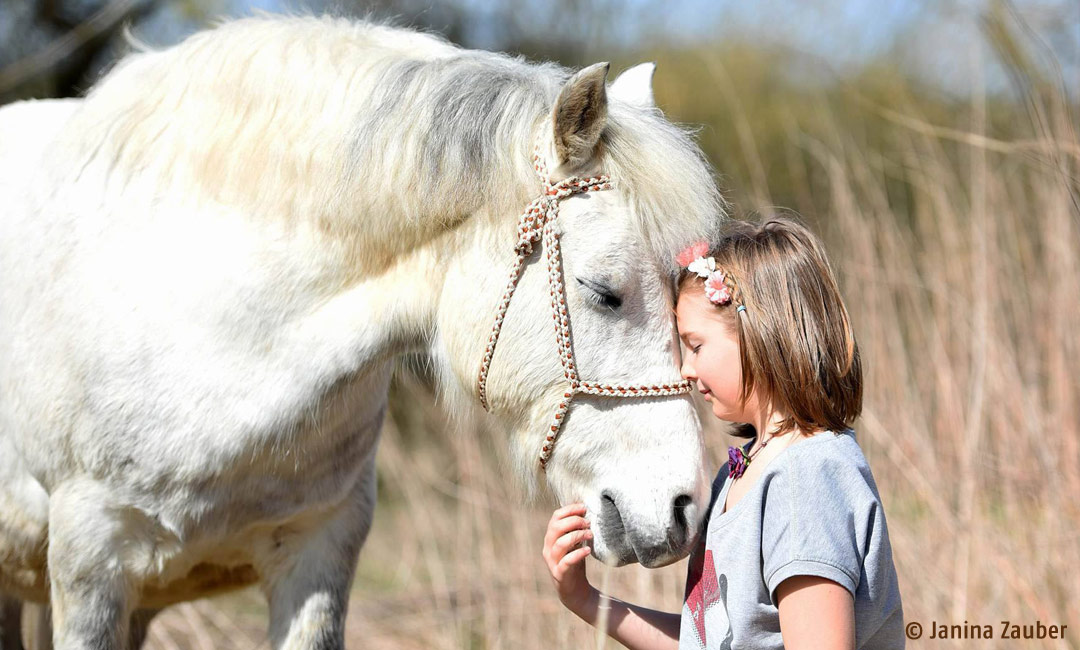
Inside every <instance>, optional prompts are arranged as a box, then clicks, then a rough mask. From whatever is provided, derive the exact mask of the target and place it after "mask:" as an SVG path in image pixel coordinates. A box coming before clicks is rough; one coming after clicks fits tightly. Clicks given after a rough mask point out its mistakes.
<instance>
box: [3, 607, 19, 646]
mask: <svg viewBox="0 0 1080 650" xmlns="http://www.w3.org/2000/svg"><path fill="white" fill-rule="evenodd" d="M21 620H22V601H20V600H18V599H16V598H11V597H10V596H5V595H3V594H0V650H22V637H21V634H22V625H21V623H20V621H21Z"/></svg>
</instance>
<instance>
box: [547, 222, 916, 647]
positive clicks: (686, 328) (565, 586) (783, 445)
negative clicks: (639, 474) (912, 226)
mask: <svg viewBox="0 0 1080 650" xmlns="http://www.w3.org/2000/svg"><path fill="white" fill-rule="evenodd" d="M679 262H680V264H681V265H683V267H684V270H683V272H682V274H681V276H680V278H679V282H678V288H679V293H678V296H679V297H678V303H677V305H676V310H675V311H676V316H677V319H678V328H679V332H680V339H681V340H682V342H683V345H684V347H685V353H684V358H683V362H682V375H683V377H685V378H686V379H688V380H690V381H692V382H694V383H696V385H697V388H698V390H699V391H700V392H701V393H702V395H704V397H705V401H707V402H709V404H710V405H711V406H712V412H713V415H715V416H716V417H718V418H720V419H722V420H727V421H729V422H733V423H737V424H738V426H737V428H736V431H735V435H736V436H739V437H743V438H749V439H750V441H749V442H748V443H747V444H746V445H744V446H743V447H742V448H737V447H732V448H730V450H729V462H728V464H727V466H726V467H724V468H722V469H721V471H720V473H719V474H718V475H717V477H716V481H715V482H714V483H713V490H712V503H711V504H710V506H709V510H708V512H707V514H706V520H705V523H704V524H703V528H702V531H701V532H702V535H701V538H700V542H699V544H698V547H697V549H696V550H695V551H694V552H693V553H692V554H691V557H690V565H689V571H688V575H687V584H686V596H685V601H684V603H683V608H682V613H681V614H673V613H666V612H659V611H654V610H650V609H646V608H643V607H638V606H636V605H632V604H629V603H624V602H622V601H619V600H615V599H611V600H610V611H609V612H608V617H607V621H608V623H607V633H608V634H609V635H611V636H612V637H613V638H614V639H616V640H618V641H619V642H621V643H622V644H624V645H625V646H627V647H629V648H635V649H636V648H675V647H679V648H710V649H711V648H753V649H758V648H787V649H788V650H793V649H797V648H815V649H821V650H826V649H834V648H835V649H840V648H843V649H851V648H871V649H875V650H876V649H883V650H892V649H894V648H903V647H904V630H903V625H904V623H903V610H902V607H901V603H900V591H899V588H898V585H897V579H896V569H895V568H894V566H893V560H892V548H891V547H890V545H889V534H888V529H887V527H886V524H885V513H884V510H883V509H882V506H881V499H880V498H879V496H878V490H877V485H876V484H875V482H874V477H873V475H872V474H871V472H870V467H869V466H868V465H867V463H866V458H865V457H864V456H863V454H862V451H861V450H860V448H859V446H858V444H856V442H855V433H854V431H852V430H851V429H850V427H851V424H852V422H853V421H854V420H855V418H856V416H858V414H859V411H860V409H861V407H862V369H861V366H860V361H859V350H858V347H857V346H856V344H855V338H854V335H853V334H852V331H851V326H850V323H849V322H848V315H847V310H846V309H845V308H844V304H843V302H842V300H841V298H840V293H839V291H838V289H837V286H836V281H835V279H834V278H833V273H832V270H831V269H830V267H829V263H828V261H827V260H826V258H825V254H824V251H823V248H822V246H821V244H820V242H819V241H818V240H817V239H816V238H815V237H814V236H813V234H811V233H810V232H809V231H808V230H807V229H806V228H804V227H803V226H801V225H799V224H798V223H795V222H793V221H791V220H788V219H774V220H771V221H768V222H767V223H765V224H763V225H760V226H758V225H753V224H750V223H747V222H737V223H733V224H731V225H730V226H729V228H728V229H727V230H726V231H725V233H724V235H723V236H722V237H721V239H720V241H719V242H717V243H716V244H715V245H714V246H713V247H712V249H711V250H709V249H708V248H707V246H706V245H705V244H699V245H697V246H695V247H691V249H688V250H687V251H686V252H684V253H683V255H680V259H679ZM584 517H585V508H584V506H583V505H581V504H574V505H570V506H567V507H564V508H561V509H559V510H557V511H556V512H555V514H554V515H553V516H552V518H551V522H550V523H549V525H548V530H547V535H546V537H545V539H544V559H545V560H546V562H547V564H548V568H549V570H550V571H551V576H552V578H553V580H554V582H555V586H556V588H557V589H558V593H559V598H560V599H561V600H562V602H563V604H565V605H566V607H567V608H569V609H570V610H571V611H573V612H574V613H575V614H577V615H578V616H579V617H581V618H582V619H584V620H585V621H587V622H588V623H590V624H593V625H595V624H596V623H597V620H598V619H599V608H600V606H601V605H600V602H601V598H600V593H599V592H598V591H597V590H596V589H595V588H593V587H592V586H591V585H590V584H589V582H588V580H587V579H586V577H585V557H586V556H587V555H588V554H589V552H590V549H589V547H588V540H590V539H591V538H592V534H591V532H590V530H589V524H588V522H587V521H586V519H585V518H584Z"/></svg>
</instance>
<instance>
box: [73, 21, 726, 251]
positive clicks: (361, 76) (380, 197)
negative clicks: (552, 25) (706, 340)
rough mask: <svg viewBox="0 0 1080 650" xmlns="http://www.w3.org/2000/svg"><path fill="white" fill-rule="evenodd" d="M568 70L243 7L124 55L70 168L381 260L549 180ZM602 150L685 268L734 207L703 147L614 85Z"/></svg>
mask: <svg viewBox="0 0 1080 650" xmlns="http://www.w3.org/2000/svg"><path fill="white" fill-rule="evenodd" d="M569 75H570V71H568V70H566V69H564V68H562V67H559V66H557V65H554V64H550V63H545V64H534V63H529V62H526V61H525V60H524V59H522V58H520V57H511V56H507V55H504V54H496V53H490V52H480V51H473V50H464V49H461V48H459V47H457V46H454V45H452V44H450V43H448V42H446V41H445V40H443V39H441V38H439V37H436V36H432V35H428V34H421V33H417V32H413V31H409V30H403V29H396V28H392V27H387V26H384V25H379V24H373V23H368V22H359V21H350V20H345V19H335V18H328V17H310V16H309V17H268V16H262V17H255V18H246V19H242V20H237V21H233V22H228V23H225V24H224V25H222V26H219V27H218V28H216V29H214V30H211V31H207V32H202V33H200V34H197V35H195V36H193V37H191V38H189V39H187V40H186V41H184V42H183V43H181V44H179V45H177V46H175V47H171V48H168V49H164V50H160V51H145V52H140V53H136V54H132V55H129V56H128V57H127V58H125V60H123V61H122V62H121V63H120V64H119V65H118V66H117V68H116V69H114V70H113V71H112V72H111V73H110V74H109V75H107V76H106V77H105V78H104V79H103V80H102V81H101V83H99V84H98V85H97V86H96V87H95V88H94V89H93V90H92V91H91V92H90V94H89V95H88V97H87V99H86V102H85V105H84V107H83V110H82V111H81V113H80V114H79V115H78V116H77V117H76V119H75V120H73V122H74V124H73V125H72V126H71V127H70V128H72V129H76V130H77V131H76V133H77V135H76V136H74V137H77V139H78V141H79V142H81V143H83V146H82V148H81V150H80V151H81V156H82V160H81V161H80V163H81V164H78V165H75V167H76V168H79V169H86V167H87V164H88V163H89V162H92V161H95V160H96V161H101V162H102V163H103V164H104V168H105V169H107V172H106V173H107V174H108V177H109V178H114V177H116V176H119V177H121V178H123V179H124V180H125V181H127V182H131V181H133V180H134V179H136V178H139V177H142V176H151V177H153V178H154V181H155V184H156V185H157V186H159V187H160V186H161V184H162V183H164V184H171V185H172V187H173V188H178V189H179V190H182V191H183V192H184V195H185V196H194V197H198V198H196V199H193V200H208V201H214V202H216V203H218V204H222V205H226V206H229V207H231V208H236V209H239V210H240V211H242V212H243V213H246V214H250V215H258V216H259V217H260V218H275V217H276V218H280V219H283V220H285V221H286V222H290V221H296V220H310V221H311V223H313V224H316V225H317V227H318V228H319V229H321V230H322V231H323V232H326V233H331V234H336V235H339V236H340V237H341V238H342V239H343V240H350V242H351V243H350V245H351V246H352V247H353V254H354V255H356V256H357V257H358V268H377V267H378V266H380V265H382V264H384V263H386V262H388V261H389V260H390V259H392V258H393V256H395V255H397V254H400V253H401V252H404V251H406V250H408V249H409V248H411V247H413V246H415V245H417V244H418V243H421V242H423V241H426V240H428V239H431V238H433V237H435V236H437V235H438V233H440V232H445V231H446V229H447V228H452V227H454V226H455V225H456V224H458V223H460V222H462V221H463V220H465V219H466V218H467V217H469V216H470V215H482V216H483V217H484V218H488V219H497V220H500V221H507V220H508V218H510V215H514V216H516V215H517V214H518V213H519V212H520V210H521V209H522V208H523V207H524V205H525V203H527V202H528V200H530V199H531V198H532V197H533V195H535V193H536V191H537V189H538V184H537V182H536V178H535V174H534V171H533V169H532V165H531V154H532V147H533V142H534V134H535V133H536V130H537V128H538V127H539V125H540V124H541V122H542V121H543V120H544V119H545V118H546V117H547V116H548V114H549V111H550V109H551V106H552V104H553V103H554V101H555V98H556V96H557V95H558V92H559V90H560V88H561V87H562V85H563V83H564V82H565V81H566V80H567V79H568V77H569ZM601 151H602V156H603V159H602V167H603V169H604V171H605V172H606V173H608V174H609V175H610V176H611V177H612V178H613V179H614V181H615V182H616V184H617V185H618V186H619V187H620V188H621V189H622V190H624V191H625V192H626V195H627V196H628V197H629V199H630V200H631V202H632V205H633V207H634V209H633V210H632V211H631V212H632V213H633V215H634V218H635V219H636V221H637V225H638V227H639V228H640V232H641V235H642V241H643V242H645V243H646V245H647V246H648V247H649V249H650V250H649V251H648V252H650V253H651V254H652V255H653V256H654V257H655V258H656V259H657V260H658V261H660V262H661V263H662V264H663V265H664V266H665V268H666V269H667V270H669V271H673V270H674V264H675V262H674V254H675V252H676V251H677V250H679V249H681V248H682V247H683V246H685V245H686V244H687V243H688V242H690V241H694V240H697V239H703V238H706V237H707V236H708V235H710V234H711V233H712V232H713V231H714V229H715V227H716V225H717V224H718V223H719V220H720V219H722V218H723V216H724V207H725V206H724V202H723V199H722V197H721V196H720V194H719V191H718V190H717V188H716V184H715V181H714V179H713V176H712V173H711V171H710V168H709V165H708V164H707V162H706V161H705V159H704V157H703V155H702V153H701V151H700V149H699V148H698V147H697V145H696V144H695V143H694V141H693V139H692V138H691V136H690V134H689V133H688V132H687V131H686V130H684V129H682V128H680V127H678V126H676V125H674V124H672V123H671V122H669V121H668V120H667V119H665V118H664V117H663V115H662V114H661V113H660V111H659V110H656V109H644V108H640V107H637V106H634V105H631V104H628V103H624V102H621V101H618V100H617V99H616V98H610V103H609V110H608V122H607V126H606V127H605V130H604V132H603V134H602V136H601ZM80 173H81V172H80ZM511 220H512V219H511Z"/></svg>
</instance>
